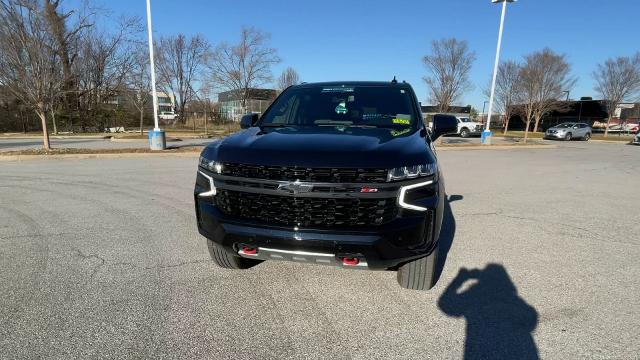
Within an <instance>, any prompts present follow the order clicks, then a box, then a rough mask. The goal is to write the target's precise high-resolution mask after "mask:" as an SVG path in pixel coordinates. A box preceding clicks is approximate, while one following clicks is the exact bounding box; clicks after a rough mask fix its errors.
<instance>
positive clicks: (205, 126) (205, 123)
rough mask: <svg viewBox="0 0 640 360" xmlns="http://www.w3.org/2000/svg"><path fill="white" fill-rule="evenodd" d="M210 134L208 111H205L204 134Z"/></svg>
mask: <svg viewBox="0 0 640 360" xmlns="http://www.w3.org/2000/svg"><path fill="white" fill-rule="evenodd" d="M208 133H209V132H208V131H207V109H206V108H205V109H204V134H205V135H207V134H208Z"/></svg>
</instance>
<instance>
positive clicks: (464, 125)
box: [456, 116, 483, 138]
mask: <svg viewBox="0 0 640 360" xmlns="http://www.w3.org/2000/svg"><path fill="white" fill-rule="evenodd" d="M456 118H457V119H458V135H460V137H463V138H466V137H469V136H471V135H480V134H482V130H483V126H482V124H480V123H477V122H475V121H471V119H469V118H468V117H458V116H456Z"/></svg>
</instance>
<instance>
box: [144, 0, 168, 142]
mask: <svg viewBox="0 0 640 360" xmlns="http://www.w3.org/2000/svg"><path fill="white" fill-rule="evenodd" d="M147 31H148V33H149V63H150V64H151V95H152V96H153V123H154V128H153V130H150V131H149V147H150V148H151V150H164V149H166V148H167V143H166V138H165V134H164V131H163V130H160V127H159V126H158V94H157V92H156V65H155V60H154V57H153V30H152V28H151V0H147Z"/></svg>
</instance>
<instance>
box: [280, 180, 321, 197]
mask: <svg viewBox="0 0 640 360" xmlns="http://www.w3.org/2000/svg"><path fill="white" fill-rule="evenodd" d="M278 190H279V191H286V192H288V193H289V194H294V195H295V194H300V193H308V192H311V190H313V185H311V184H305V183H301V182H300V180H296V181H294V182H286V183H282V184H279V185H278Z"/></svg>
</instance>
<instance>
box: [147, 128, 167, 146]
mask: <svg viewBox="0 0 640 360" xmlns="http://www.w3.org/2000/svg"><path fill="white" fill-rule="evenodd" d="M149 148H151V150H164V149H166V148H167V139H166V137H165V134H164V130H159V129H158V130H149Z"/></svg>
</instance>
